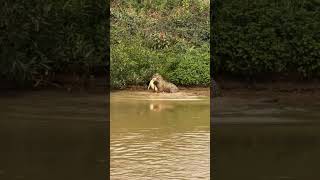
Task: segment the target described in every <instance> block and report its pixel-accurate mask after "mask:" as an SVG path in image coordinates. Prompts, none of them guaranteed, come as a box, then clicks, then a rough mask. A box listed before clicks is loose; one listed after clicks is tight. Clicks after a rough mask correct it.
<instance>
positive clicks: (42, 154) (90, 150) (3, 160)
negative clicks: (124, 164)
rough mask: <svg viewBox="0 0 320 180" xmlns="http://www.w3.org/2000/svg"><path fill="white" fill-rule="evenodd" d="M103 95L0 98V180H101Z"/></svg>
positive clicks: (35, 94)
mask: <svg viewBox="0 0 320 180" xmlns="http://www.w3.org/2000/svg"><path fill="white" fill-rule="evenodd" d="M106 102H107V101H106V96H105V95H104V94H101V95H99V94H88V93H81V94H77V93H75V94H74V93H73V94H70V93H66V92H51V91H48V92H47V91H41V92H24V93H17V94H15V93H11V94H10V95H9V96H5V97H4V96H2V97H0V109H1V110H0V115H1V116H0V179H3V180H11V179H12V180H14V179H26V180H57V179H61V180H71V179H77V180H88V179H92V180H94V179H97V180H98V179H99V180H100V179H107V176H108V172H106V164H107V141H106V137H107V134H106V133H107V132H108V126H107V125H108V123H107V115H106V114H107V106H106Z"/></svg>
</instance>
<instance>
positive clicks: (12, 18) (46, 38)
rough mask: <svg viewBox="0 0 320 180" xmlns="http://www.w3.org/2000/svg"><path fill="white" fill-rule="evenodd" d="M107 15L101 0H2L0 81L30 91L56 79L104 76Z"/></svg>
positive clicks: (0, 17) (0, 10)
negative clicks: (62, 76)
mask: <svg viewBox="0 0 320 180" xmlns="http://www.w3.org/2000/svg"><path fill="white" fill-rule="evenodd" d="M107 10H108V7H107V3H106V1H104V0H98V1H92V0H81V1H79V0H36V1H30V0H20V1H12V0H5V1H4V2H2V3H1V6H0V80H2V81H6V82H10V83H14V84H16V85H23V86H30V85H39V84H41V83H42V84H45V83H46V82H50V81H54V79H55V75H56V74H74V75H77V76H81V77H86V76H90V75H94V74H96V73H97V70H98V69H99V71H104V70H103V69H104V67H105V66H106V63H107V58H106V56H107V40H108V39H107V38H106V37H107V35H106V30H107V16H106V15H107V13H106V12H107ZM104 74H106V73H104Z"/></svg>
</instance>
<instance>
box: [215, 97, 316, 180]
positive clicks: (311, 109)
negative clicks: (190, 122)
mask: <svg viewBox="0 0 320 180" xmlns="http://www.w3.org/2000/svg"><path fill="white" fill-rule="evenodd" d="M213 102H214V103H213V107H214V109H213V116H212V136H213V137H212V154H213V156H214V157H213V167H212V169H211V171H212V175H213V179H216V180H234V179H246V180H282V179H288V180H289V179H290V180H291V179H292V180H293V179H294V180H298V179H299V180H300V179H302V180H316V179H320V173H318V171H319V170H318V169H319V166H318V163H319V161H320V156H319V152H320V124H319V122H320V121H319V120H320V111H319V110H320V106H319V105H315V104H313V105H312V104H311V105H310V106H302V105H301V106H299V105H290V104H284V103H261V102H258V101H255V102H254V101H248V100H246V99H236V98H233V99H229V98H224V97H222V98H217V99H214V101H213ZM231 172H232V173H231Z"/></svg>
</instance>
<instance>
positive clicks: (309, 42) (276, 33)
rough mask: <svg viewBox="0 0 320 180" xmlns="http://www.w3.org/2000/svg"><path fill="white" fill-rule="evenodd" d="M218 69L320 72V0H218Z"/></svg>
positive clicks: (251, 74) (256, 73)
mask: <svg viewBox="0 0 320 180" xmlns="http://www.w3.org/2000/svg"><path fill="white" fill-rule="evenodd" d="M215 5H216V7H215V10H216V11H215V21H214V22H213V23H212V27H213V37H212V38H213V52H214V55H215V63H214V64H215V73H216V74H219V73H220V74H228V75H234V76H242V77H248V78H251V79H252V78H256V77H268V76H270V75H275V74H278V75H284V76H286V75H289V76H292V75H293V76H299V77H304V78H318V77H319V76H320V33H319V32H320V31H319V30H320V1H319V0H282V1H274V0H255V1H248V0H236V1H235V0H217V1H216V2H215Z"/></svg>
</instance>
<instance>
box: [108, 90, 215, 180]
mask: <svg viewBox="0 0 320 180" xmlns="http://www.w3.org/2000/svg"><path fill="white" fill-rule="evenodd" d="M110 105H111V111H110V115H111V139H110V150H111V151H110V152H111V157H110V158H111V161H110V163H111V170H110V173H111V179H114V180H118V179H119V180H121V179H128V180H140V179H210V175H209V174H210V120H209V119H210V108H209V107H210V100H209V98H208V97H199V96H194V95H190V94H189V95H188V94H185V93H180V94H179V93H177V94H154V93H143V92H136V93H126V92H118V93H112V94H111V104H110Z"/></svg>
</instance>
